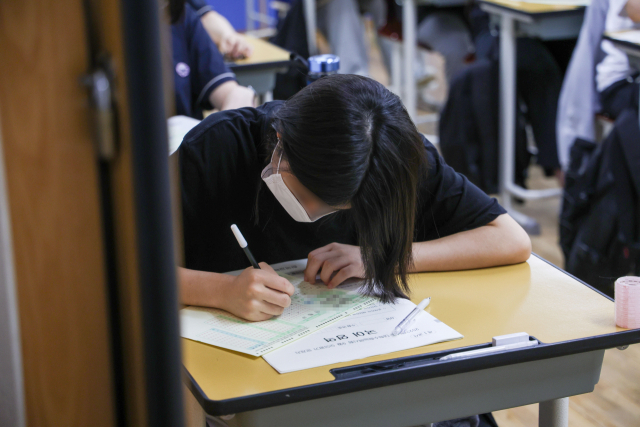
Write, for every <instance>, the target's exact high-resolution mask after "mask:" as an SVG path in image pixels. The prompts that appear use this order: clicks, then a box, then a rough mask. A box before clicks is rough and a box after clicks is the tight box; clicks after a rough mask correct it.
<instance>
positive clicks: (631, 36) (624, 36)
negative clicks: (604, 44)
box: [604, 30, 640, 47]
mask: <svg viewBox="0 0 640 427" xmlns="http://www.w3.org/2000/svg"><path fill="white" fill-rule="evenodd" d="M604 35H605V36H606V37H608V38H610V39H612V40H615V41H618V42H623V43H626V44H630V45H634V46H638V47H640V30H623V31H611V32H606V33H604Z"/></svg>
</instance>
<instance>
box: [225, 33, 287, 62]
mask: <svg viewBox="0 0 640 427" xmlns="http://www.w3.org/2000/svg"><path fill="white" fill-rule="evenodd" d="M243 37H244V38H245V39H246V40H247V41H248V42H249V44H251V46H252V47H253V52H252V53H251V56H249V57H248V58H245V59H238V60H236V61H233V62H230V63H229V65H230V66H231V67H244V66H256V65H260V64H270V63H277V62H288V61H289V55H290V53H289V52H288V51H286V50H284V49H282V48H281V47H279V46H276V45H274V44H272V43H269V42H267V41H264V40H261V39H257V38H255V37H250V36H243Z"/></svg>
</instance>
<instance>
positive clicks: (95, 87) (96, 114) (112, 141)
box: [82, 68, 117, 161]
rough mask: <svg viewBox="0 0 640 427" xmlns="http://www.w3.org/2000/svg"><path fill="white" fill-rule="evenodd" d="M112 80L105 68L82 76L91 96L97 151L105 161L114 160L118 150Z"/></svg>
mask: <svg viewBox="0 0 640 427" xmlns="http://www.w3.org/2000/svg"><path fill="white" fill-rule="evenodd" d="M112 81H113V80H112V78H111V77H110V73H108V72H107V71H106V70H105V69H103V68H97V69H95V70H94V71H93V72H91V73H90V74H87V75H85V76H84V77H83V78H82V82H83V83H84V85H85V86H87V87H88V88H89V95H90V97H91V107H92V110H93V128H94V140H95V145H96V152H97V154H98V157H99V158H100V159H101V160H105V161H109V160H112V159H113V158H114V157H115V156H116V151H117V144H116V135H117V131H116V120H115V113H114V106H113V93H112V88H113V84H112Z"/></svg>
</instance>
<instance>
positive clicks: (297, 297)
mask: <svg viewBox="0 0 640 427" xmlns="http://www.w3.org/2000/svg"><path fill="white" fill-rule="evenodd" d="M305 265H306V260H303V261H293V262H288V263H282V264H278V265H274V266H273V268H274V269H275V270H276V271H278V270H280V271H279V272H278V274H280V275H281V276H283V277H285V278H287V279H288V280H289V281H290V282H291V284H292V285H293V286H294V288H295V292H294V294H293V296H292V297H291V305H290V306H289V307H287V308H286V309H285V310H284V312H283V313H282V314H281V315H280V316H277V317H274V318H271V319H269V320H265V321H262V322H249V321H247V320H244V319H241V318H239V317H237V316H234V315H233V314H230V313H228V312H226V311H223V310H218V309H215V308H204V307H187V308H184V309H182V310H180V334H181V336H182V337H183V338H188V339H192V340H194V341H200V342H203V343H206V344H211V345H215V346H217V347H223V348H227V349H229V350H234V351H239V352H241V353H246V354H250V355H252V356H261V355H263V354H265V353H267V352H269V351H272V350H275V349H276V348H279V347H282V346H283V345H285V344H288V343H291V342H293V341H295V340H297V339H298V338H301V337H303V336H306V335H309V334H311V333H313V332H315V331H317V330H319V329H322V328H324V327H326V326H328V325H330V324H332V323H334V322H336V321H338V320H340V319H342V318H344V317H347V316H349V315H350V314H352V313H355V312H357V311H358V310H361V309H363V308H365V307H369V306H371V305H374V304H376V303H377V299H375V298H371V297H367V296H363V295H361V294H360V293H359V292H358V290H359V288H360V286H361V284H362V283H361V282H360V281H354V282H351V283H347V284H343V285H340V286H339V287H337V288H335V289H328V288H327V286H326V285H325V284H322V283H320V284H315V285H313V284H311V283H308V282H305V281H304V279H303V275H302V272H301V271H304V266H305ZM282 271H288V272H290V273H294V274H291V275H290V274H285V273H282ZM229 274H238V272H231V273H229Z"/></svg>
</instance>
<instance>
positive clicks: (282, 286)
mask: <svg viewBox="0 0 640 427" xmlns="http://www.w3.org/2000/svg"><path fill="white" fill-rule="evenodd" d="M260 268H261V270H256V269H254V268H253V267H249V268H247V269H245V270H244V271H243V272H242V273H241V274H240V275H239V276H236V278H235V279H234V280H233V282H231V283H230V284H229V285H228V286H226V287H225V289H224V291H223V292H224V295H223V297H224V298H223V300H224V304H223V305H224V306H223V307H220V308H222V309H224V310H226V311H228V312H230V313H233V314H235V315H236V316H239V317H242V318H244V319H247V320H251V321H260V320H267V319H270V318H272V317H273V316H278V315H280V314H282V312H283V311H284V309H285V308H287V307H289V305H291V298H290V297H291V295H293V292H294V288H293V285H292V284H291V283H290V282H289V281H288V280H287V279H285V278H284V277H280V276H278V274H277V273H276V272H275V271H274V270H273V268H271V266H269V265H268V264H266V263H264V262H261V263H260Z"/></svg>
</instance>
